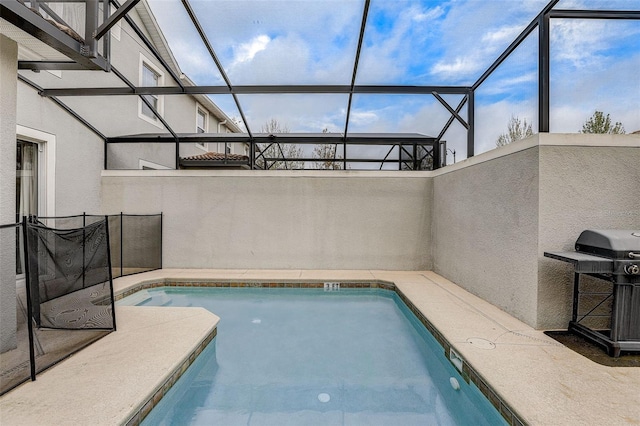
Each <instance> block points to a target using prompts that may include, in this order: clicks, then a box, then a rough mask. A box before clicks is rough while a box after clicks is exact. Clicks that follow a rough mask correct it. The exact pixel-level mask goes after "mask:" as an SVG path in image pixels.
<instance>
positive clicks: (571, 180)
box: [536, 135, 640, 328]
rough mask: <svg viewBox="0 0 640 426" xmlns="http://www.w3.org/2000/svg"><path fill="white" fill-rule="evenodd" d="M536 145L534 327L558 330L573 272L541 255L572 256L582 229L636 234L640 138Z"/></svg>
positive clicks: (583, 138) (565, 139)
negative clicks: (568, 253)
mask: <svg viewBox="0 0 640 426" xmlns="http://www.w3.org/2000/svg"><path fill="white" fill-rule="evenodd" d="M540 144H541V147H540V207H539V210H540V229H539V235H538V259H539V265H538V322H537V324H536V325H537V327H538V328H560V327H566V325H567V323H568V322H569V319H570V314H571V309H570V308H571V294H572V290H573V287H572V285H573V274H572V271H573V269H572V268H571V267H570V266H569V265H568V264H566V263H562V262H558V261H553V260H552V259H548V258H545V257H543V253H544V251H561V250H573V248H574V244H575V240H576V239H577V238H578V236H579V235H580V232H582V231H583V230H585V229H634V230H640V135H624V136H620V135H541V136H540ZM600 283H602V281H600ZM590 289H592V290H593V289H594V287H590Z"/></svg>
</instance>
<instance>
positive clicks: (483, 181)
mask: <svg viewBox="0 0 640 426" xmlns="http://www.w3.org/2000/svg"><path fill="white" fill-rule="evenodd" d="M508 148H511V149H510V151H513V152H512V153H510V154H508V155H504V156H501V157H498V158H494V159H492V160H490V161H483V160H484V158H482V157H483V156H482V155H481V156H478V157H475V158H474V159H473V160H467V161H466V162H463V163H460V164H459V165H458V167H456V168H453V167H452V169H451V171H450V172H448V173H442V174H440V175H437V176H436V177H435V178H434V203H433V223H432V230H433V236H432V238H433V248H432V253H433V265H434V271H435V272H437V273H439V274H441V275H443V276H445V277H447V278H448V279H450V280H451V281H453V282H455V283H457V284H459V285H461V286H462V287H464V288H465V289H467V290H468V291H470V292H472V293H474V294H476V295H478V296H480V297H482V298H483V299H485V300H488V301H490V302H491V303H493V304H495V305H496V306H499V307H500V308H502V309H504V310H506V311H508V312H509V313H511V314H512V315H514V316H516V317H518V318H520V319H521V320H523V321H525V322H527V323H528V324H535V322H536V303H537V268H538V262H537V245H536V236H537V233H538V147H537V146H531V147H529V148H528V149H525V150H522V151H516V150H514V149H513V148H514V147H508ZM461 165H463V166H464V167H460V166H461ZM445 170H446V169H445Z"/></svg>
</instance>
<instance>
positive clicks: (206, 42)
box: [182, 0, 251, 135]
mask: <svg viewBox="0 0 640 426" xmlns="http://www.w3.org/2000/svg"><path fill="white" fill-rule="evenodd" d="M182 5H183V6H184V8H185V10H186V11H187V14H189V18H191V22H193V25H194V26H195V27H196V30H197V31H198V34H199V35H200V38H201V39H202V42H203V43H204V45H205V47H206V48H207V50H208V51H209V55H210V56H211V59H213V62H214V63H215V64H216V67H218V72H220V75H221V76H222V78H223V79H224V82H225V83H226V84H227V87H228V88H229V91H230V92H231V93H232V96H233V102H235V104H236V108H238V112H239V113H240V117H241V118H242V122H243V123H244V127H245V128H246V129H247V133H249V135H251V129H250V128H249V123H248V122H247V119H246V117H245V115H244V111H243V110H242V106H241V105H240V101H239V100H238V97H237V96H236V94H235V93H234V91H233V86H232V85H231V81H230V80H229V77H228V76H227V72H226V71H225V70H224V67H223V66H222V63H221V62H220V60H219V59H218V55H216V52H215V50H214V49H213V46H212V45H211V43H210V42H209V38H208V37H207V35H206V34H205V32H204V29H203V28H202V25H200V21H199V20H198V17H197V16H196V14H195V13H194V11H193V9H192V8H191V4H189V1H188V0H182Z"/></svg>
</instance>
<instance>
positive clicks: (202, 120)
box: [196, 105, 209, 151]
mask: <svg viewBox="0 0 640 426" xmlns="http://www.w3.org/2000/svg"><path fill="white" fill-rule="evenodd" d="M208 124H209V114H208V113H207V111H206V110H205V109H203V108H202V107H200V106H199V105H198V106H196V133H207V128H208ZM208 145H209V144H207V143H205V142H202V143H200V142H196V146H197V147H198V148H200V149H203V150H205V151H209V146H208Z"/></svg>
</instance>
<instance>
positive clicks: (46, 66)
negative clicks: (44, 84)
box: [18, 61, 85, 71]
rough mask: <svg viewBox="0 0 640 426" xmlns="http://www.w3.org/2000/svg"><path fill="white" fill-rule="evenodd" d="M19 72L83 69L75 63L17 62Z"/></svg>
mask: <svg viewBox="0 0 640 426" xmlns="http://www.w3.org/2000/svg"><path fill="white" fill-rule="evenodd" d="M18 69H19V70H31V71H42V70H51V71H78V70H84V69H85V67H83V66H82V65H80V64H78V63H77V62H69V61H65V62H58V61H19V62H18Z"/></svg>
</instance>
